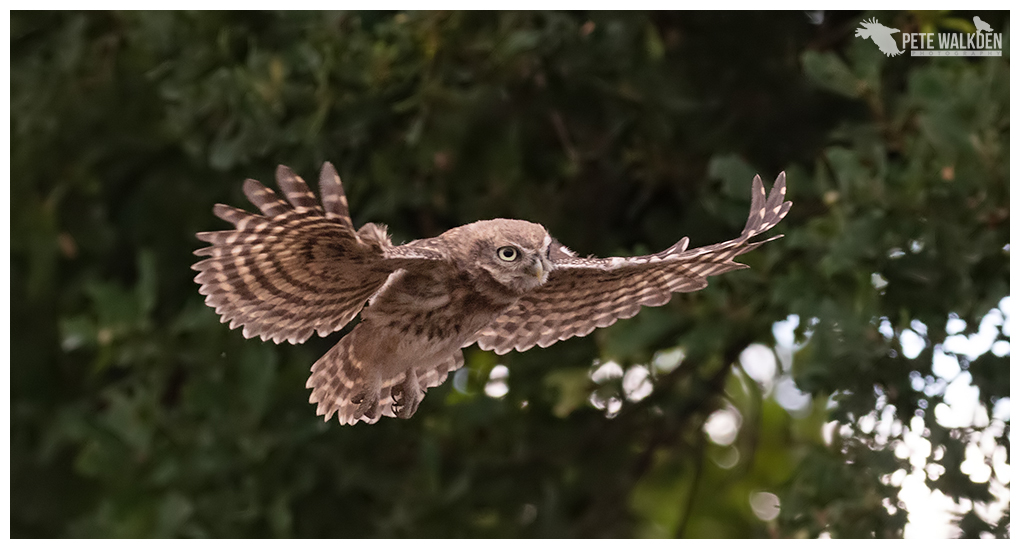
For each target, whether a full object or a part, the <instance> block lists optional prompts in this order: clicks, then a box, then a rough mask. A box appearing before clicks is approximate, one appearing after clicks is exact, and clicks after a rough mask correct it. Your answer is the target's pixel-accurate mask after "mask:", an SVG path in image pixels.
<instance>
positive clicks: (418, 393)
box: [390, 368, 425, 419]
mask: <svg viewBox="0 0 1020 549" xmlns="http://www.w3.org/2000/svg"><path fill="white" fill-rule="evenodd" d="M424 396H425V393H424V391H422V390H421V387H419V386H418V376H417V372H415V369H414V368H410V369H408V371H407V375H405V376H404V381H402V382H401V383H400V384H399V385H394V386H393V388H392V389H390V398H392V399H393V406H392V407H391V410H393V415H395V416H397V417H399V418H401V419H407V418H409V417H411V416H413V415H414V413H415V412H417V411H418V405H419V404H421V399H422V397H424Z"/></svg>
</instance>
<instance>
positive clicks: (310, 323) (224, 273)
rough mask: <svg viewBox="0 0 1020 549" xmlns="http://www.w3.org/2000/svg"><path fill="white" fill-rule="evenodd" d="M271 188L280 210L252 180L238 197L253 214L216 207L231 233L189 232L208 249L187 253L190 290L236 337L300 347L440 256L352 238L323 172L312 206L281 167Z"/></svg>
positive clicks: (373, 230)
mask: <svg viewBox="0 0 1020 549" xmlns="http://www.w3.org/2000/svg"><path fill="white" fill-rule="evenodd" d="M276 179H277V182H278V183H279V185H280V188H281V189H282V190H283V194H284V196H285V197H286V198H287V201H288V202H289V203H288V202H285V201H284V200H282V199H281V198H279V197H278V196H277V194H276V193H275V192H273V191H272V190H271V189H269V188H267V187H265V186H264V185H262V184H261V183H259V182H258V181H255V180H252V179H249V180H247V181H245V182H244V193H245V195H246V196H247V197H248V199H249V200H251V202H252V203H253V204H254V205H255V206H257V207H258V208H259V210H260V211H261V212H262V215H257V214H252V213H249V212H246V211H244V210H241V209H238V208H233V207H231V206H225V205H223V204H217V205H216V206H215V208H214V209H213V213H215V214H216V216H217V217H219V218H221V219H223V220H225V221H228V222H230V223H232V224H234V227H235V228H234V229H233V230H227V231H215V232H204V233H198V235H197V236H198V238H199V239H200V240H203V241H205V242H208V243H210V244H211V246H208V247H206V248H202V249H200V250H197V251H196V252H195V254H196V255H199V256H208V258H207V259H203V260H201V261H199V262H197V263H195V264H194V265H193V266H192V268H193V269H195V270H196V271H198V275H197V276H196V277H195V281H196V282H198V283H199V284H200V285H201V287H200V288H199V292H200V293H202V294H203V295H205V296H206V303H207V304H208V305H209V306H211V307H213V308H214V309H216V312H217V313H218V314H220V315H221V320H222V321H223V322H229V323H230V327H231V328H234V327H237V326H243V327H244V330H243V333H244V336H245V337H255V336H258V337H261V338H262V339H263V340H267V339H272V340H273V341H275V342H277V343H279V342H280V341H284V340H286V341H289V342H291V343H300V342H302V341H305V340H306V339H308V338H309V337H310V336H311V335H312V333H313V332H318V333H319V335H320V336H323V335H326V334H328V333H330V332H333V331H336V330H339V329H340V328H342V327H343V326H344V325H345V324H347V323H348V322H350V321H351V319H353V318H354V316H355V315H357V314H358V312H359V311H360V310H361V309H362V307H364V305H365V303H366V301H368V299H369V298H371V297H372V295H373V294H375V292H376V291H378V290H379V288H380V287H382V285H383V284H384V283H385V282H386V278H387V277H388V276H389V274H390V273H391V272H393V271H395V270H396V269H399V268H402V267H406V266H407V265H408V264H409V262H415V261H422V260H430V261H431V260H436V259H442V257H443V255H442V250H434V249H432V248H425V249H422V250H418V249H417V248H416V247H414V246H410V245H408V246H393V245H392V244H391V243H390V240H389V237H388V236H387V235H386V230H385V228H384V227H381V226H378V225H374V224H371V223H369V224H366V225H365V226H363V227H362V228H361V230H359V231H355V230H354V225H353V223H352V222H351V218H350V215H349V213H348V206H347V199H346V197H345V196H344V192H343V185H342V184H341V182H340V178H339V176H338V175H337V173H336V170H335V169H334V168H333V166H332V164H330V163H328V162H327V163H325V164H324V165H323V167H322V172H321V174H320V177H319V188H320V190H321V192H322V203H323V206H324V207H320V206H319V204H318V203H317V202H316V200H315V195H314V194H312V191H311V190H309V188H308V185H307V184H305V182H304V181H303V180H302V179H301V178H300V177H298V176H297V175H296V174H295V173H294V172H293V171H291V170H290V169H289V168H287V167H285V166H280V167H279V168H277V170H276Z"/></svg>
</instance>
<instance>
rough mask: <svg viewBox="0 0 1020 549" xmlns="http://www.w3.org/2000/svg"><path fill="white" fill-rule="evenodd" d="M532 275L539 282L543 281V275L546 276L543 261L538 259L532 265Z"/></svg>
mask: <svg viewBox="0 0 1020 549" xmlns="http://www.w3.org/2000/svg"><path fill="white" fill-rule="evenodd" d="M531 274H533V275H535V278H537V279H539V280H542V279H543V275H545V266H544V265H542V260H541V259H536V260H535V261H534V263H532V264H531Z"/></svg>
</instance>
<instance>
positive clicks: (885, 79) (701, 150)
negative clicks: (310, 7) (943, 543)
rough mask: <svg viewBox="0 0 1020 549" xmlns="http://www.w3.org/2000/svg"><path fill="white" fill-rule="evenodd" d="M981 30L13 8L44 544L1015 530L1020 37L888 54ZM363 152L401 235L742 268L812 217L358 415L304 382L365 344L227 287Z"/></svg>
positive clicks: (663, 19) (1004, 18) (27, 371)
mask: <svg viewBox="0 0 1020 549" xmlns="http://www.w3.org/2000/svg"><path fill="white" fill-rule="evenodd" d="M972 15H974V14H972V13H967V14H947V13H936V14H930V13H925V14H912V13H875V14H870V13H869V14H863V13H853V14H839V13H824V14H819V13H812V14H805V13H800V12H797V13H768V14H765V13H755V14H725V15H723V14H712V13H699V14H684V13H654V14H645V13H592V14H579V13H431V12H424V13H408V14H403V13H399V14H393V13H316V12H302V13H258V12H255V13H164V12H147V13H88V14H82V13H72V12H64V13H13V14H12V15H11V34H12V37H11V114H12V117H11V118H12V123H11V143H12V145H11V182H12V184H11V201H12V208H11V228H12V239H11V248H12V252H11V258H12V267H11V284H12V287H11V296H12V297H11V300H12V301H11V303H12V304H11V321H12V322H11V324H12V328H11V338H12V345H11V408H10V409H11V476H12V482H11V533H12V535H14V536H28V537H32V536H47V537H49V536H215V537H223V536H230V537H237V536H241V537H245V536H325V537H360V536H398V537H403V536H411V537H431V536H483V537H484V536H509V537H515V536H542V537H561V536H576V537H607V536H617V537H630V536H649V537H658V536H685V537H730V536H732V537H760V536H788V537H817V536H819V535H830V536H833V537H872V536H874V537H897V536H901V535H903V534H904V529H905V526H906V524H907V519H908V513H907V506H906V505H905V503H904V501H903V500H902V499H901V487H902V484H903V483H904V482H905V481H904V480H903V479H904V474H906V473H908V472H911V474H913V473H914V472H918V471H919V474H920V475H921V477H922V478H924V482H926V483H927V486H928V488H929V489H932V490H936V491H937V492H936V493H940V494H942V495H945V496H948V497H950V498H953V499H955V500H956V501H957V502H958V503H959V506H958V507H957V511H956V513H957V516H956V519H954V520H955V521H956V523H957V525H958V529H957V530H956V531H957V532H958V533H959V534H962V535H966V536H977V535H981V534H984V535H989V534H991V535H996V536H1007V535H1008V522H1009V514H1008V509H1009V507H1008V500H1007V503H1006V505H1005V512H1001V510H1000V511H999V512H992V511H989V510H988V509H989V508H990V506H989V505H988V504H989V502H991V503H994V501H995V500H996V499H997V497H998V496H996V494H997V493H1000V492H1001V491H1000V492H996V490H997V489H1001V488H1002V487H1003V483H1005V487H1006V488H1007V489H1008V482H1009V481H1008V477H1006V478H1002V477H1001V474H1000V470H999V469H995V471H994V474H991V475H989V474H985V475H984V476H983V477H982V476H981V475H979V474H976V473H974V472H973V471H974V470H975V468H974V467H972V466H969V465H968V463H969V462H968V461H967V460H969V459H971V458H970V455H971V454H972V453H973V450H972V449H968V448H973V447H974V444H975V441H976V440H978V439H981V440H982V441H983V442H982V445H981V446H980V450H981V451H983V452H985V454H983V455H982V454H981V452H979V455H978V458H977V461H978V462H981V463H978V465H981V466H983V463H984V462H983V461H982V460H984V461H986V462H987V463H992V462H993V456H995V455H999V456H1000V458H1001V454H1002V453H1003V452H1008V450H1003V449H1001V448H997V447H996V444H999V445H1006V446H1008V444H1007V441H1008V437H1009V412H1008V397H1009V365H1008V360H1009V356H1008V353H1009V350H1008V343H1007V341H1008V335H1009V332H1008V326H1007V325H1006V323H1004V322H1003V313H1002V312H1000V310H999V309H998V308H999V307H1000V302H1003V300H1004V298H1006V296H1008V295H1009V280H1008V275H1009V245H1008V244H1009V234H1008V232H1009V231H1008V228H1009V206H1008V198H1009V122H1008V121H1009V55H1008V42H1009V16H1008V13H981V14H980V15H981V18H982V19H983V20H984V21H986V22H988V24H989V25H990V26H991V27H992V28H993V29H995V30H996V31H997V32H1003V33H1004V37H1005V41H1004V42H1005V46H1004V49H1005V50H1006V51H1005V55H1004V56H1003V57H987V58H918V57H911V56H909V55H902V56H898V57H886V56H885V55H883V54H882V53H881V52H880V51H879V49H878V48H877V47H876V46H875V44H873V43H871V42H870V41H869V40H865V39H861V38H855V37H854V29H855V27H856V26H857V25H858V23H859V22H860V21H862V20H863V19H864V18H865V17H868V18H870V17H872V16H875V17H877V18H878V19H879V20H881V21H882V22H883V23H884V24H886V25H890V26H895V27H897V28H900V29H904V30H905V31H911V30H912V31H913V32H918V29H926V30H925V32H929V31H930V32H936V31H939V32H956V31H964V32H973V27H972V26H968V25H971V23H970V19H971V16H972ZM327 160H328V161H332V162H333V163H334V164H335V165H336V166H337V169H338V171H339V173H340V175H341V177H342V178H343V180H344V184H345V186H346V188H347V192H348V197H349V199H350V202H351V210H352V214H353V217H354V221H355V223H356V224H358V225H360V224H362V223H365V222H368V221H374V222H381V223H386V224H388V225H389V227H390V229H391V231H392V232H393V233H394V235H395V239H396V240H398V241H408V240H411V239H415V238H421V237H427V236H434V235H436V234H439V233H440V232H442V231H443V230H446V229H448V228H450V227H453V226H457V225H460V224H463V223H467V222H471V221H475V220H478V219H486V218H493V217H513V218H522V219H528V220H531V221H535V222H539V223H542V224H544V225H545V226H546V227H547V228H548V229H549V231H550V232H551V233H552V234H553V235H555V236H556V237H557V238H558V239H559V240H560V241H562V242H563V243H565V244H566V245H568V246H570V247H571V248H572V249H574V250H577V251H578V252H580V253H582V254H594V255H599V256H606V255H631V254H637V253H647V252H651V251H657V250H661V249H664V248H667V247H669V246H670V245H672V244H673V243H674V242H676V241H677V240H678V239H679V238H680V237H682V236H684V235H688V236H690V237H691V241H692V246H699V245H705V244H711V243H714V242H718V241H721V240H725V239H728V238H731V237H733V236H735V235H737V234H738V233H739V231H740V229H741V227H742V226H743V223H744V220H745V218H746V215H747V209H748V206H749V204H750V195H749V190H750V182H751V178H752V176H753V175H754V174H755V173H761V174H762V176H763V178H764V179H765V180H766V181H771V180H772V179H773V178H774V177H775V176H776V175H777V174H778V173H779V172H780V171H781V170H785V171H786V173H787V176H788V181H789V195H788V197H789V198H790V199H791V200H792V201H793V203H794V206H793V209H792V211H791V213H790V215H789V216H788V217H787V218H786V220H784V221H783V223H782V224H781V225H780V227H779V229H777V230H776V232H783V233H785V234H786V237H785V238H783V239H781V240H779V241H776V242H772V243H769V244H767V245H765V246H763V247H762V248H761V249H759V250H757V251H755V252H753V253H751V254H748V255H747V256H745V257H744V261H745V262H746V263H747V264H749V265H750V266H751V268H750V269H747V270H742V271H737V272H733V273H729V274H726V275H723V276H720V277H716V278H713V279H712V280H711V281H710V284H709V287H708V288H707V289H705V290H703V291H701V292H697V293H693V294H682V295H677V296H675V297H674V298H673V300H672V301H671V302H670V303H669V304H668V305H666V306H664V307H660V308H655V309H646V310H644V311H643V312H642V313H641V314H639V315H638V316H637V317H635V318H633V319H629V320H626V321H621V322H619V323H617V324H616V325H614V326H612V327H610V328H607V329H602V330H598V331H596V332H595V333H593V334H592V335H590V336H588V337H585V338H575V339H573V340H570V341H567V342H562V343H559V344H557V345H554V346H553V347H550V348H548V349H534V350H532V351H529V352H527V353H511V354H509V355H506V356H503V357H499V356H496V355H494V354H492V353H488V352H484V351H481V350H479V349H478V348H477V347H473V348H470V349H467V350H466V359H467V363H466V367H465V368H464V369H463V370H461V371H460V372H458V374H457V375H456V376H451V379H450V380H449V381H448V382H447V383H446V384H444V385H443V386H441V387H437V388H435V389H433V390H431V391H430V392H429V394H428V397H427V398H426V399H425V400H424V402H423V403H422V406H421V408H420V409H419V410H418V412H417V414H416V415H415V417H414V418H412V419H411V420H408V421H398V420H392V419H384V420H383V421H381V422H380V423H378V424H376V425H364V424H359V425H356V426H353V427H343V426H339V425H337V424H336V423H335V422H330V423H323V422H322V421H321V420H320V419H318V418H316V417H315V414H314V406H312V405H309V404H308V402H307V400H308V391H307V390H306V389H305V388H304V383H305V379H306V377H307V375H308V369H309V367H310V365H311V364H312V363H313V362H314V361H315V359H316V358H317V357H319V356H321V355H322V354H323V353H324V352H325V351H326V350H327V349H329V348H330V346H332V345H333V344H334V343H335V342H336V341H337V340H338V338H339V337H340V335H342V334H334V335H333V336H331V337H327V338H321V339H320V338H313V340H311V341H310V342H308V343H306V344H304V345H300V346H291V345H287V344H284V345H279V346H277V345H273V344H272V343H263V342H261V341H259V340H245V339H244V338H243V337H242V335H241V333H240V331H239V330H234V331H231V330H229V329H228V327H227V326H226V325H223V324H220V322H219V319H218V317H217V316H216V315H215V314H214V312H213V311H212V310H210V309H209V308H207V307H206V306H205V305H204V304H203V300H202V298H201V296H200V295H199V294H198V292H197V285H196V284H195V283H194V282H193V281H192V277H193V275H194V273H193V272H192V271H191V270H190V269H189V265H190V264H191V263H193V261H194V257H193V256H192V251H193V250H194V249H196V248H198V247H200V246H201V245H202V243H200V242H198V241H197V240H196V239H195V237H194V234H195V232H197V231H202V230H215V229H223V228H226V227H225V226H224V224H223V223H222V222H220V221H219V220H217V219H215V218H214V217H213V215H212V211H211V210H212V206H213V204H215V203H217V202H222V203H227V204H233V205H237V206H242V205H245V204H246V202H245V201H244V199H243V195H242V193H241V182H242V181H243V180H244V179H245V178H247V177H253V178H256V179H260V180H262V181H263V182H267V183H268V182H271V180H272V173H273V170H274V168H275V166H276V165H277V164H287V165H289V166H291V167H293V168H294V169H295V170H296V171H298V172H299V173H301V174H303V175H304V176H305V177H306V179H314V176H315V173H316V172H317V170H318V167H319V166H320V165H321V163H322V162H324V161H327ZM1007 301H1008V300H1007ZM1001 307H1003V308H1008V307H1006V306H1005V305H1001ZM990 311H991V312H992V314H989V312H990ZM996 315H997V316H996ZM982 319H985V321H986V324H988V329H990V330H991V336H990V337H991V339H990V340H989V343H990V344H991V342H993V341H994V342H995V343H994V344H991V348H992V351H994V352H980V353H974V354H971V355H968V354H966V353H965V352H962V351H959V350H958V349H959V347H954V345H953V344H951V342H952V341H957V342H959V341H961V340H966V338H967V336H971V335H973V334H977V333H978V332H979V328H981V330H980V331H981V332H982V333H983V332H985V331H986V330H985V328H982V326H983V325H982ZM988 319H991V320H988ZM996 319H998V320H996ZM777 323H778V324H777ZM793 327H795V329H793V330H792V331H791V328H793ZM953 338H956V339H955V340H954V339H953ZM973 338H977V336H976V335H973ZM908 343H909V345H908ZM984 351H988V349H987V347H986V348H985V349H984ZM946 361H948V363H951V365H950V366H949V367H946V366H944V364H947V362H946ZM939 364H943V366H941V367H940V366H939ZM953 368H956V370H955V373H953ZM947 371H949V372H950V373H949V374H947V373H946V372H947ZM953 383H957V384H960V386H962V387H965V388H967V389H968V390H969V391H970V392H969V393H968V394H970V395H972V396H971V400H972V401H974V402H972V406H974V410H975V413H974V417H975V419H974V420H973V421H968V422H963V423H955V424H954V423H953V421H950V420H948V419H946V418H948V417H950V414H948V412H946V411H947V410H949V409H950V406H949V404H952V403H949V404H947V403H946V402H945V400H946V396H947V392H948V391H949V390H950V389H948V387H950V386H953V385H952V384H953ZM940 416H942V417H940ZM985 439H988V440H985ZM996 441H997V442H996ZM908 442H909V443H910V444H907V443H908ZM925 444H927V453H922V454H921V455H920V458H918V455H917V453H916V451H914V450H910V449H911V448H913V449H916V448H918V447H924V445H925ZM1000 461H1001V459H1000ZM1005 462H1007V463H1008V453H1007V454H1006V457H1005ZM919 467H923V468H924V469H919ZM978 468H979V469H980V467H978ZM985 468H986V469H987V467H985ZM1006 497H1007V498H1008V496H1006ZM1000 507H1001V505H1000Z"/></svg>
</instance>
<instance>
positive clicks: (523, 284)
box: [461, 219, 553, 295]
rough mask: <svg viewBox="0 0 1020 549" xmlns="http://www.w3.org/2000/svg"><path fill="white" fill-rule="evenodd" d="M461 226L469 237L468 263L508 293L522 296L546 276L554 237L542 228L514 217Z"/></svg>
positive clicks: (551, 266) (537, 285)
mask: <svg viewBox="0 0 1020 549" xmlns="http://www.w3.org/2000/svg"><path fill="white" fill-rule="evenodd" d="M461 229H464V230H465V231H464V233H463V234H468V235H471V236H472V238H471V244H470V248H469V250H467V252H468V257H466V258H465V259H466V260H467V264H468V265H470V266H471V268H472V269H478V270H482V271H484V272H486V273H488V274H489V275H490V276H491V277H492V278H493V279H494V280H495V281H496V282H498V283H499V284H500V285H501V286H503V287H504V288H506V289H507V290H510V292H511V293H513V294H516V295H522V294H524V293H526V292H528V291H530V290H533V289H535V288H537V287H539V286H541V285H542V284H544V283H545V281H546V280H548V279H549V272H550V271H551V270H552V268H553V263H552V261H551V260H550V259H549V248H550V246H551V245H552V242H553V239H552V237H550V236H549V233H548V232H546V230H545V227H543V226H541V225H539V224H537V223H529V222H527V221H519V220H514V219H492V220H489V221H478V222H476V223H471V224H470V225H465V226H464V227H461Z"/></svg>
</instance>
